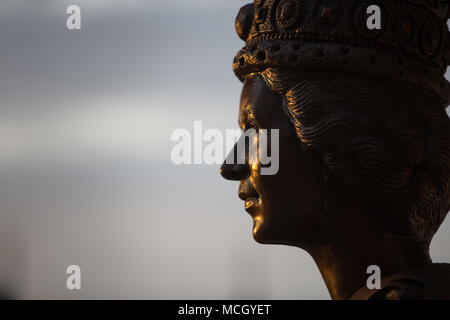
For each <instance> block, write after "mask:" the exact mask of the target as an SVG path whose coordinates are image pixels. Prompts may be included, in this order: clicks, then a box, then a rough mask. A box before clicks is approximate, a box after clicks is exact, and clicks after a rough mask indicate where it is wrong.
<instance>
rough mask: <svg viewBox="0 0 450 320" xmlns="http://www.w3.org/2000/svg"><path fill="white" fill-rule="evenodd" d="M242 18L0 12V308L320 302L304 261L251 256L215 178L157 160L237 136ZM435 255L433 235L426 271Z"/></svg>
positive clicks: (238, 210) (222, 184)
mask: <svg viewBox="0 0 450 320" xmlns="http://www.w3.org/2000/svg"><path fill="white" fill-rule="evenodd" d="M245 3H246V1H242V0H146V1H145V0H122V1H120V0H77V1H74V0H71V1H66V0H58V1H56V0H2V1H1V3H0V44H1V49H0V70H1V75H0V97H1V104H0V287H1V288H3V292H0V296H1V295H3V296H7V297H14V298H21V299H58V298H59V299H81V298H84V299H117V298H125V299H329V296H328V292H327V290H326V288H325V285H324V284H323V282H322V279H321V276H320V274H319V271H318V270H317V268H316V266H315V265H314V263H313V261H312V259H311V258H310V257H309V256H308V255H307V254H306V253H305V252H303V251H301V250H299V249H296V248H289V247H282V246H262V245H258V244H256V243H255V242H254V241H253V239H252V235H251V229H252V221H251V218H250V216H248V215H247V214H246V213H245V212H244V208H243V203H242V201H241V200H239V199H238V198H237V188H238V183H231V182H228V181H225V180H223V179H222V178H221V177H220V176H219V173H218V170H219V166H218V165H214V166H207V165H196V166H194V165H190V166H189V165H186V166H175V165H173V164H172V162H171V160H170V155H171V149H172V147H173V146H174V145H175V144H176V143H174V142H171V140H170V135H171V133H172V132H173V131H174V130H175V129H178V128H186V129H188V130H189V131H191V132H192V130H193V124H194V121H196V120H202V121H203V125H204V129H208V128H218V129H221V130H225V129H227V128H230V129H232V128H237V110H238V103H239V95H240V87H241V84H240V82H239V81H238V80H237V79H236V78H235V77H234V75H233V72H232V69H231V61H232V58H233V56H234V54H235V53H236V52H237V51H238V50H239V49H240V47H241V46H242V43H241V41H240V40H239V38H238V37H237V36H236V35H235V31H234V18H235V16H236V14H237V12H238V10H239V8H240V7H241V6H242V5H244V4H245ZM72 4H76V5H79V6H80V7H81V21H82V29H81V30H78V31H75V30H74V31H69V30H67V28H66V19H67V17H68V15H67V14H66V8H67V7H68V6H69V5H72ZM449 244H450V221H449V219H447V220H446V222H445V223H444V225H443V226H442V227H441V229H440V231H439V233H438V235H437V236H436V237H435V240H434V242H433V244H432V256H433V258H434V259H435V260H436V261H438V262H448V261H450V250H449V249H448V247H449ZM73 264H75V265H79V266H80V267H81V272H82V278H81V279H82V280H81V281H82V282H81V285H82V290H74V291H69V290H67V289H66V278H67V274H66V268H67V266H69V265H73Z"/></svg>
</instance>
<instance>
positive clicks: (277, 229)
mask: <svg viewBox="0 0 450 320" xmlns="http://www.w3.org/2000/svg"><path fill="white" fill-rule="evenodd" d="M281 4H283V6H281ZM298 5H299V2H298V1H297V0H283V1H281V2H280V3H279V4H278V6H277V3H275V4H274V3H272V2H270V1H268V2H267V3H266V1H255V4H252V5H247V6H245V7H243V9H241V12H240V13H239V15H238V18H237V21H236V29H237V31H238V34H239V35H240V36H241V38H243V39H244V40H245V41H246V46H245V47H244V48H243V49H242V50H241V51H240V52H239V53H238V55H237V56H236V58H235V60H234V63H233V67H234V71H235V73H236V75H237V76H238V78H239V79H240V80H241V81H243V90H242V94H241V103H240V108H239V125H240V127H241V128H242V130H243V131H244V132H245V131H246V130H249V129H255V130H260V129H269V130H273V129H278V130H279V171H278V173H277V174H275V175H262V174H261V170H260V169H261V165H260V164H258V163H256V164H254V163H249V162H248V161H247V162H246V163H244V164H227V163H224V164H223V166H222V168H221V174H222V176H223V177H224V178H226V179H229V180H236V181H240V185H239V197H240V198H241V199H242V200H244V201H245V209H246V211H247V212H248V213H249V214H250V215H251V216H252V218H253V224H254V226H253V235H254V238H255V240H256V241H257V242H259V243H263V244H284V245H292V246H297V247H300V248H302V249H305V250H306V251H307V252H308V253H309V254H310V255H311V256H312V257H313V259H314V260H315V262H316V264H317V265H318V267H319V270H320V271H321V273H322V276H323V278H324V280H325V283H326V285H327V287H328V289H329V291H330V294H331V296H332V298H334V299H349V298H355V299H369V298H370V299H411V298H432V299H440V298H449V299H450V291H449V290H450V289H449V290H447V291H445V290H444V291H445V292H444V291H442V290H441V289H436V288H437V287H439V285H437V284H436V283H439V282H440V281H441V279H442V278H445V279H449V278H450V277H449V276H450V267H449V266H448V265H436V264H433V263H432V261H431V258H430V255H429V245H430V242H431V240H432V238H433V236H434V234H435V233H436V231H437V230H438V228H439V226H440V225H441V224H442V222H443V221H444V218H445V217H446V215H447V213H448V211H449V210H450V120H449V118H448V115H447V113H446V112H445V108H446V107H447V106H448V101H450V86H449V84H448V82H447V81H446V80H445V79H443V76H442V71H438V69H436V70H435V71H431V70H434V69H432V68H431V67H429V66H428V69H427V70H429V71H427V72H425V73H417V72H416V71H415V70H418V68H422V67H424V66H425V67H426V66H427V65H426V64H425V65H424V66H423V65H420V64H419V65H418V64H417V63H418V62H417V61H416V60H414V59H413V60H409V58H404V57H403V56H402V57H397V56H395V55H394V56H393V55H392V53H391V52H389V53H386V54H383V53H381V52H378V51H374V50H373V49H371V46H369V45H367V46H365V45H364V43H365V42H363V41H360V42H358V43H360V44H359V45H348V44H347V43H339V42H340V41H341V38H339V37H337V38H335V39H334V38H333V37H334V36H335V35H336V32H337V31H333V32H332V30H333V28H330V27H329V26H327V27H324V26H322V25H321V24H320V23H318V24H317V25H314V26H313V29H312V30H310V31H309V32H310V33H313V34H314V33H316V34H317V35H316V36H315V38H314V41H311V40H310V33H308V34H307V35H305V36H303V34H302V32H303V30H304V28H300V29H298V30H297V31H296V32H295V33H293V32H291V31H289V30H295V28H296V27H300V26H301V25H302V19H303V18H302V15H301V14H300V13H299V12H300V11H298V10H297V6H298ZM398 6H401V4H398ZM278 7H279V8H278ZM280 8H281V9H280ZM289 10H291V11H292V12H291V13H290V14H288V12H287V11H289ZM358 10H359V9H358ZM358 10H356V11H355V14H356V15H358V12H359V11H358ZM387 10H392V11H395V10H398V8H397V7H396V5H392V7H389V6H387ZM439 10H440V11H439ZM439 10H438V12H437V13H436V14H441V13H440V12H441V11H445V12H446V10H447V6H445V8H440V9H439ZM284 11H286V12H285V14H284V15H283V14H281V13H282V12H284ZM280 12H281V13H280ZM318 12H324V13H328V14H330V15H331V13H332V12H333V10H331V9H330V8H326V10H325V9H324V10H322V11H318ZM352 12H353V11H352ZM296 15H299V16H298V17H296ZM288 18H289V19H288ZM286 19H288V20H286ZM414 19H418V20H420V19H422V18H421V16H417V17H416V16H414ZM355 21H359V20H358V19H355ZM355 23H357V22H355ZM426 28H427V27H426V25H425V29H426ZM342 30H344V29H339V32H344V33H345V32H347V33H346V34H345V35H346V36H347V37H355V38H358V37H359V38H364V36H365V34H356V35H355V34H353V33H354V32H355V31H354V29H350V30H347V31H345V30H344V31H342ZM356 30H358V29H356ZM386 34H387V35H389V36H392V37H394V38H395V34H394V35H390V34H389V32H386ZM379 38H380V36H379V34H375V35H374V36H370V37H367V39H370V40H365V41H367V43H369V41H372V42H374V43H376V42H377V41H381V40H379ZM381 38H382V37H381ZM318 40H321V41H318ZM409 41H419V40H417V39H415V38H413V37H412V38H411V39H410V40H409ZM371 45H373V43H371ZM393 45H394V46H396V45H398V43H396V42H393ZM423 45H425V46H426V48H425V49H430V46H431V47H432V46H434V45H435V44H434V42H433V43H428V42H427V43H426V44H423ZM433 61H435V60H433ZM408 68H410V69H408ZM409 72H410V73H409ZM439 72H441V73H439ZM269 152H270V150H269ZM248 158H249V157H248V155H247V156H246V159H248ZM374 265H375V266H376V267H377V268H379V269H380V270H381V272H382V276H383V279H385V280H383V283H382V284H383V285H382V287H381V288H376V290H375V291H371V290H370V288H366V287H365V284H366V280H367V278H368V275H367V270H369V269H370V268H371V267H373V266H374ZM447 287H449V288H450V283H449V286H447ZM439 288H440V287H439Z"/></svg>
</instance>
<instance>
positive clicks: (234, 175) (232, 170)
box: [220, 162, 249, 181]
mask: <svg viewBox="0 0 450 320" xmlns="http://www.w3.org/2000/svg"><path fill="white" fill-rule="evenodd" d="M220 174H221V176H222V177H224V178H225V179H227V180H233V181H239V180H244V179H245V178H247V177H248V175H249V170H248V166H247V165H245V164H227V163H226V162H224V163H223V164H222V166H221V167H220Z"/></svg>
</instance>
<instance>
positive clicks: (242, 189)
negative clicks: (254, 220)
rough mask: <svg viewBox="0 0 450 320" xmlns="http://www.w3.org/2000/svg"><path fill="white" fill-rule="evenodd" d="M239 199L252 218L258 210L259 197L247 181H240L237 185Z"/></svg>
mask: <svg viewBox="0 0 450 320" xmlns="http://www.w3.org/2000/svg"><path fill="white" fill-rule="evenodd" d="M238 194H239V198H240V199H242V200H244V201H245V211H247V212H248V213H249V214H250V215H251V216H253V215H254V214H255V213H256V211H257V210H258V204H259V195H258V193H257V192H256V190H255V189H254V188H253V186H252V185H251V184H250V181H249V180H242V181H241V183H240V185H239V192H238Z"/></svg>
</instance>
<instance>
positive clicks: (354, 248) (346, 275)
mask: <svg viewBox="0 0 450 320" xmlns="http://www.w3.org/2000/svg"><path fill="white" fill-rule="evenodd" d="M366 231H368V230H366ZM362 233H363V232H361V233H360V234H358V235H355V234H354V233H353V234H350V235H347V236H345V235H343V237H342V239H341V240H342V241H340V242H338V243H333V244H328V245H319V246H315V247H313V248H309V249H308V250H307V251H308V252H309V253H310V254H311V256H312V257H313V259H314V261H315V262H316V264H317V266H318V267H319V270H320V272H321V274H322V277H323V279H324V281H325V284H326V286H327V288H328V291H329V292H330V295H331V298H332V299H333V300H342V299H349V298H350V297H351V296H352V295H353V294H354V293H355V292H356V291H357V290H358V289H360V288H362V287H364V286H366V285H367V279H368V278H369V277H370V276H371V275H372V274H373V273H369V274H368V273H367V268H368V267H369V266H371V265H376V266H378V267H380V270H381V275H380V277H381V278H385V277H388V276H391V275H394V274H396V273H398V272H401V271H405V270H409V269H412V268H415V267H417V266H420V265H425V264H430V263H431V262H432V261H431V258H430V255H429V244H425V243H417V242H415V241H413V240H407V239H401V238H398V237H382V238H381V239H380V237H379V235H378V236H377V235H374V234H370V233H366V234H364V235H363V234H362Z"/></svg>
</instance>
